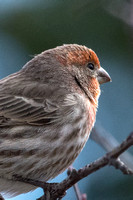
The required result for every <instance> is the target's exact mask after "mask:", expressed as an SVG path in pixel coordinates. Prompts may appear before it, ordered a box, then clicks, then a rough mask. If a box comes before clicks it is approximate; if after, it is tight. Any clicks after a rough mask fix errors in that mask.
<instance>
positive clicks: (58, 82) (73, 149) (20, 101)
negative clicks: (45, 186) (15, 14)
mask: <svg viewBox="0 0 133 200" xmlns="http://www.w3.org/2000/svg"><path fill="white" fill-rule="evenodd" d="M110 80H111V79H110V76H109V75H108V73H107V72H106V71H105V70H104V69H103V68H102V67H101V66H100V63H99V60H98V57H97V55H96V54H95V52H94V51H92V50H91V49H88V48H87V47H85V46H80V45H76V44H70V45H63V46H60V47H57V48H54V49H50V50H47V51H44V52H42V53H41V54H39V55H37V56H35V57H34V58H33V59H32V60H31V61H29V62H28V63H27V64H26V65H25V66H24V67H23V68H22V69H21V70H20V71H18V72H16V73H14V74H11V75H9V76H7V77H6V78H4V79H2V80H0V192H4V193H10V194H11V195H18V194H21V193H24V192H28V191H30V190H32V189H34V188H35V187H34V186H32V185H30V184H26V183H20V182H15V181H13V177H14V176H21V177H23V178H31V179H33V180H42V181H47V180H49V179H51V178H53V177H55V176H57V175H58V174H59V173H61V172H63V171H64V170H65V169H66V168H68V167H69V166H70V165H71V164H72V163H73V161H74V160H75V159H76V157H77V156H78V155H79V153H80V152H81V150H82V149H83V147H84V145H85V143H86V141H87V139H88V137H89V134H90V131H91V129H92V127H93V125H94V122H95V116H96V111H97V106H98V98H99V95H100V88H99V84H102V83H105V82H108V81H110Z"/></svg>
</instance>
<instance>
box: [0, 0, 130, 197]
mask: <svg viewBox="0 0 133 200" xmlns="http://www.w3.org/2000/svg"><path fill="white" fill-rule="evenodd" d="M69 43H77V44H82V45H86V46H87V47H89V48H92V49H93V50H95V52H96V53H97V55H98V57H99V59H100V61H101V65H102V66H103V68H105V69H106V70H107V71H108V73H109V74H110V75H111V77H112V80H113V82H112V83H108V84H105V85H103V86H102V88H101V89H102V93H101V97H100V101H99V108H98V114H97V122H100V123H101V125H102V126H103V127H104V128H105V129H106V130H108V131H109V132H110V133H112V135H114V136H115V137H116V139H117V140H118V141H119V142H121V141H122V140H123V139H124V138H126V137H127V135H128V134H129V133H130V132H131V131H133V1H128V0H127V1H126V0H112V1H107V0H101V1H99V0H77V1H75V0H71V1H70V0H68V1H52V0H49V1H48V0H38V1H35V0H28V1H27V0H19V1H17V0H12V1H10V0H4V1H3V0H0V78H3V77H5V76H7V75H8V74H10V73H13V72H16V71H17V70H19V69H21V68H22V66H23V65H24V64H25V63H26V62H27V61H28V60H30V59H31V58H32V56H33V55H35V54H38V53H40V52H42V51H44V50H46V49H49V48H53V47H56V46H59V45H62V44H69ZM130 152H132V153H133V149H132V148H131V149H130ZM104 153H105V151H104V150H103V149H102V148H101V147H100V146H98V145H97V144H96V143H95V142H93V141H92V140H89V141H88V142H87V144H86V146H85V148H84V150H83V151H82V153H81V154H80V156H79V157H78V158H77V159H76V161H75V162H74V167H75V168H77V169H78V168H80V167H82V166H84V165H85V164H87V163H90V162H92V161H94V160H95V159H97V158H99V157H100V156H102V155H103V154H104ZM65 177H66V172H64V173H63V174H61V175H59V176H58V177H57V178H56V179H54V180H52V181H61V180H63V178H65ZM79 187H80V189H81V191H82V192H84V193H87V196H88V199H90V200H107V199H108V200H132V199H133V178H132V177H130V176H124V175H123V174H122V173H121V172H120V171H117V170H115V169H114V168H113V167H106V168H103V169H101V170H99V171H98V172H96V173H94V174H92V175H90V176H89V177H87V178H85V179H83V180H82V181H80V183H79ZM41 195H42V190H41V189H37V190H35V191H34V192H32V193H28V194H24V195H20V196H17V197H14V198H12V200H35V199H36V198H39V197H40V196H41ZM6 199H7V198H6ZM65 199H67V200H72V199H73V200H76V197H75V193H74V191H73V189H70V190H68V192H67V195H66V197H64V200H65ZM8 200H9V199H8Z"/></svg>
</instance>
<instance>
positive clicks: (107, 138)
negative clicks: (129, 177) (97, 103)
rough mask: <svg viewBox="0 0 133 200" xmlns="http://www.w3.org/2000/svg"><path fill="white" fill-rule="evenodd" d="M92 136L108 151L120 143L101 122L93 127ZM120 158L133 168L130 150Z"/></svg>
mask: <svg viewBox="0 0 133 200" xmlns="http://www.w3.org/2000/svg"><path fill="white" fill-rule="evenodd" d="M90 138H91V139H92V140H94V141H95V142H96V143H97V144H99V145H100V146H102V147H103V148H104V149H105V150H106V151H107V152H108V151H112V150H113V149H114V148H115V147H117V146H119V145H120V144H119V142H118V141H117V140H116V139H115V138H114V136H113V135H112V134H110V133H108V131H106V130H105V129H104V128H103V127H102V126H101V125H100V124H98V125H97V126H95V127H94V128H93V130H92V133H91V136H90ZM120 159H121V161H122V162H123V163H125V165H127V167H128V168H130V169H132V170H133V156H132V155H131V154H130V153H129V152H127V151H126V152H124V153H123V154H122V155H120Z"/></svg>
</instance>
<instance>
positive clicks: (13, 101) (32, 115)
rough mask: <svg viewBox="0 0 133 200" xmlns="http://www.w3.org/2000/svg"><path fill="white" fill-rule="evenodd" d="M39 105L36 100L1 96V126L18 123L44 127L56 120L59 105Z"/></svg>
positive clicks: (48, 103) (46, 102) (47, 102)
mask: <svg viewBox="0 0 133 200" xmlns="http://www.w3.org/2000/svg"><path fill="white" fill-rule="evenodd" d="M44 102H45V103H38V102H37V101H36V100H35V99H34V100H33V99H28V98H24V97H18V96H13V95H6V96H2V95H1V96H0V126H4V125H6V126H7V125H8V124H9V125H12V124H13V125H15V123H16V124H18V123H24V124H31V123H32V124H35V125H40V124H42V125H44V124H45V123H48V122H50V120H52V119H53V118H54V115H55V113H56V111H57V109H58V106H57V105H53V104H50V102H49V101H47V100H46V99H45V100H44Z"/></svg>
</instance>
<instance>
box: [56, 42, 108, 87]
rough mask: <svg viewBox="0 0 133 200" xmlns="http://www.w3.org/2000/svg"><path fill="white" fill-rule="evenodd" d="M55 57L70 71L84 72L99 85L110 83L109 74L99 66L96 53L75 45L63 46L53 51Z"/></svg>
mask: <svg viewBox="0 0 133 200" xmlns="http://www.w3.org/2000/svg"><path fill="white" fill-rule="evenodd" d="M54 50H55V52H56V57H57V59H58V60H59V61H60V63H61V64H62V65H64V66H70V67H71V68H72V70H73V69H74V70H75V67H76V68H77V69H78V70H75V73H76V72H77V71H79V70H80V71H84V73H85V74H86V75H87V76H88V77H92V78H96V79H97V81H98V82H99V84H102V83H106V82H109V81H111V78H110V76H109V74H108V73H107V72H106V71H105V70H104V69H103V68H102V67H101V66H100V62H99V59H98V57H97V55H96V53H95V52H94V51H93V50H92V49H89V48H87V47H86V46H81V45H77V44H70V45H63V46H60V47H57V48H55V49H54Z"/></svg>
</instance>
